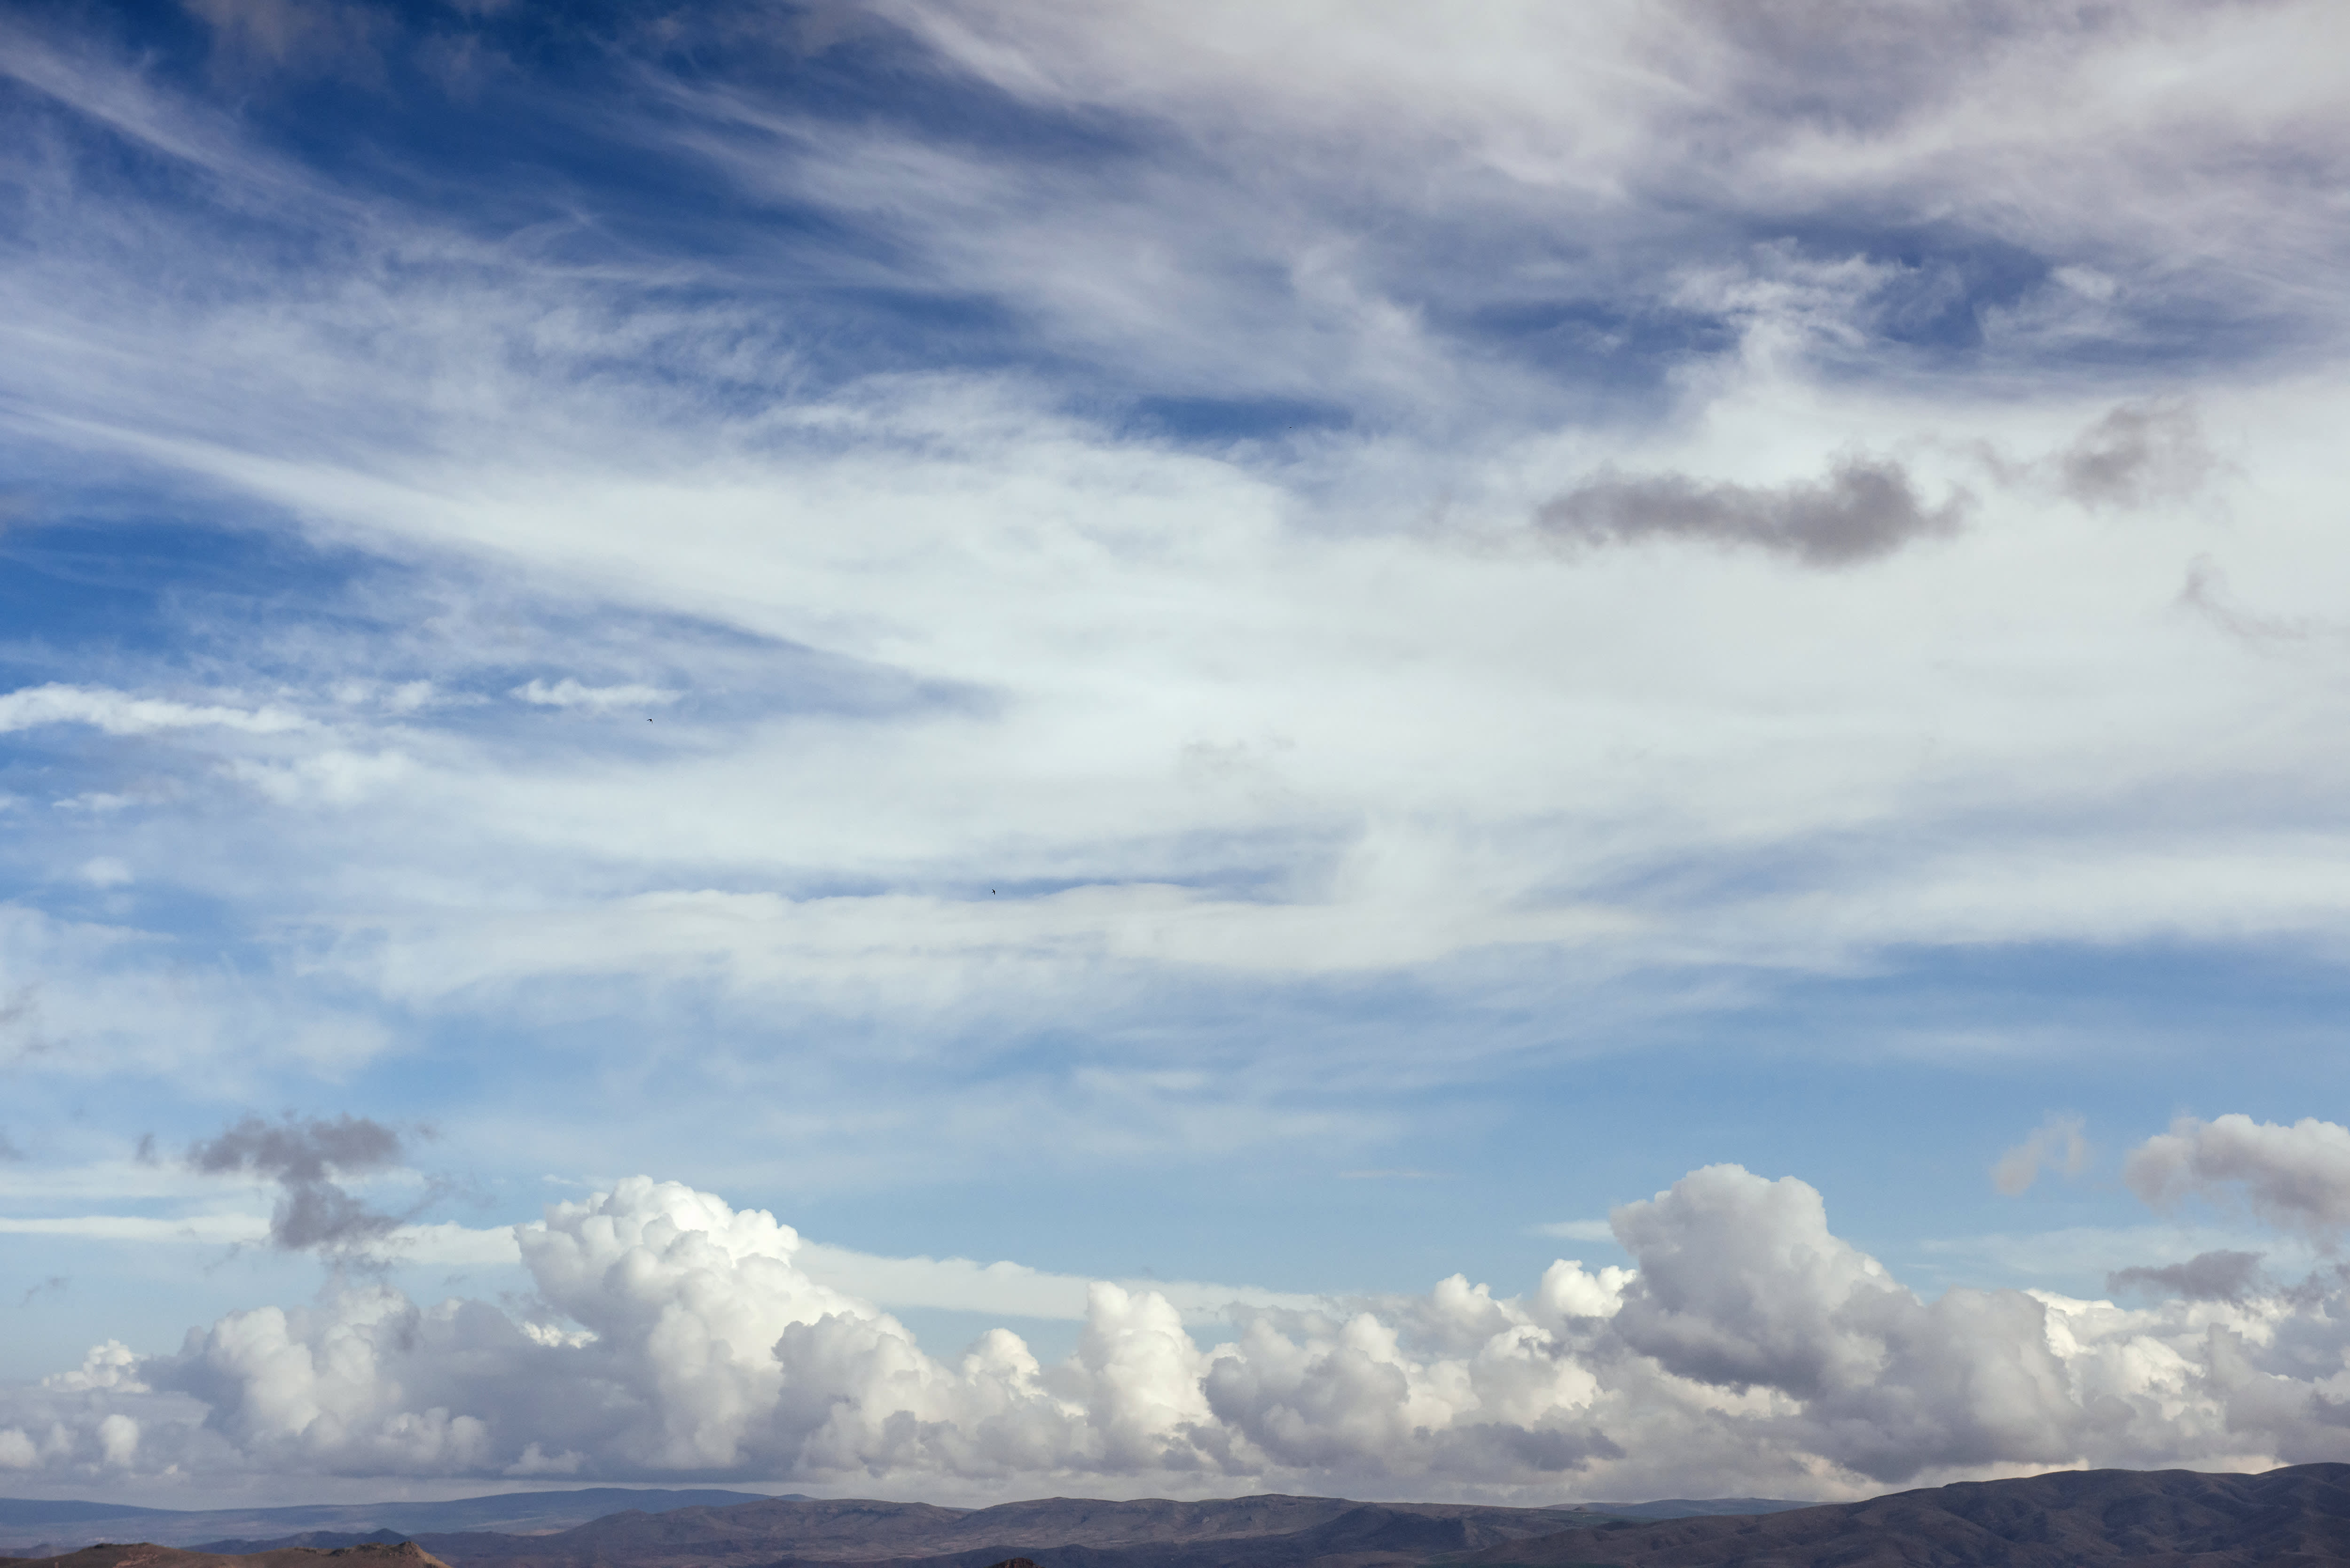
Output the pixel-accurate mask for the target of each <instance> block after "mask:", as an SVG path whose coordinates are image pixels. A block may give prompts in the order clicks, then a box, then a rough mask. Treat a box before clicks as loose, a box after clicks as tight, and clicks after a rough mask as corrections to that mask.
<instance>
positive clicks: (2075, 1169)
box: [1991, 1116, 2089, 1198]
mask: <svg viewBox="0 0 2350 1568" xmlns="http://www.w3.org/2000/svg"><path fill="white" fill-rule="evenodd" d="M2082 1125H2083V1124H2082V1121H2081V1118H2080V1117H2078V1116H2050V1117H2049V1118H2048V1119H2047V1120H2046V1121H2044V1122H2043V1123H2042V1124H2041V1125H2040V1126H2039V1127H2035V1128H2033V1132H2032V1136H2031V1137H2027V1138H2025V1139H2024V1140H2023V1141H2022V1143H2020V1144H2017V1145H2016V1146H2015V1147H2013V1148H2011V1149H2009V1150H2008V1151H2007V1152H2006V1153H2005V1154H2002V1155H2001V1156H2000V1157H1999V1163H1998V1164H1996V1165H1994V1166H1992V1167H1991V1185H1992V1186H1993V1187H1996V1188H1998V1189H2000V1190H2001V1191H2002V1192H2004V1193H2006V1194H2007V1195H2008V1196H2009V1197H2011V1198H2013V1197H2016V1196H2017V1195H2019V1194H2021V1193H2022V1192H2025V1191H2027V1190H2029V1189H2030V1188H2031V1186H2032V1184H2033V1182H2035V1181H2037V1180H2039V1179H2040V1173H2041V1171H2042V1170H2043V1168H2053V1169H2057V1170H2062V1171H2063V1172H2064V1174H2065V1175H2067V1176H2078V1175H2080V1174H2081V1172H2082V1170H2083V1169H2084V1168H2085V1167H2086V1166H2087V1165H2088V1163H2089V1145H2088V1140H2087V1139H2085V1138H2084V1137H2082V1136H2081V1127H2082Z"/></svg>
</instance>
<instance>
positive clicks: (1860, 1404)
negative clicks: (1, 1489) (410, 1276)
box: [0, 1124, 2350, 1497]
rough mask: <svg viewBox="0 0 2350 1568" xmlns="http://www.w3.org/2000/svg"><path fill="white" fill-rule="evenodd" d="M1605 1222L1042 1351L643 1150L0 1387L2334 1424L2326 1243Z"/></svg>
mask: <svg viewBox="0 0 2350 1568" xmlns="http://www.w3.org/2000/svg"><path fill="white" fill-rule="evenodd" d="M2218 1126H2219V1124H2210V1125H2205V1124H2195V1125H2193V1126H2187V1125H2182V1126H2181V1127H2179V1128H2177V1129H2174V1133H2173V1134H2172V1135H2168V1136H2170V1137H2195V1136H2198V1135H2208V1134H2210V1132H2211V1129H2212V1127H2218ZM2269 1130H2271V1131H2273V1132H2279V1133H2284V1132H2288V1129H2269ZM2332 1130H2333V1131H2334V1132H2335V1133H2340V1132H2341V1131H2342V1130H2343V1129H2341V1128H2338V1127H2335V1128H2333V1129H2332ZM2229 1131H2230V1129H2228V1128H2224V1127H2222V1128H2220V1136H2226V1134H2227V1133H2228V1132H2229ZM2149 1147H2157V1148H2158V1150H2159V1149H2167V1148H2168V1147H2169V1146H2168V1144H2164V1143H2162V1142H2161V1140H2157V1142H2156V1144H2155V1145H2152V1146H2149ZM2154 1158H2161V1156H2160V1155H2159V1154H2158V1155H2157V1156H2156V1157H2154ZM2251 1158H2252V1159H2253V1162H2254V1163H2258V1157H2257V1156H2254V1157H2251ZM2329 1158H2332V1162H2333V1164H2334V1165H2335V1166H2340V1165H2344V1164H2345V1163H2350V1162H2345V1160H2344V1159H2342V1158H2340V1151H2339V1150H2334V1151H2332V1154H2331V1156H2330V1157H2329ZM2236 1174H2237V1178H2238V1179H2254V1178H2255V1176H2256V1175H2257V1173H2253V1172H2251V1166H2249V1165H2246V1166H2244V1167H2243V1168H2240V1169H2239V1170H2238V1171H2237V1173H2236ZM2334 1174H2335V1175H2337V1176H2338V1175H2339V1172H2338V1171H2335V1172H2334ZM1614 1227H1615V1231H1616V1235H1617V1238H1618V1240H1619V1241H1621V1242H1622V1244H1623V1245H1624V1246H1625V1247H1626V1249H1627V1251H1629V1252H1630V1253H1631V1255H1632V1257H1633V1259H1634V1262H1635V1264H1636V1267H1635V1268H1634V1269H1631V1270H1625V1269H1620V1268H1612V1267H1611V1268H1602V1269H1599V1270H1597V1271H1596V1272H1595V1271H1591V1270H1586V1269H1585V1268H1584V1267H1582V1266H1581V1265H1580V1264H1579V1263H1577V1262H1570V1261H1561V1262H1556V1263H1554V1264H1553V1265H1551V1267H1550V1268H1549V1269H1548V1270H1547V1271H1546V1272H1544V1275H1543V1276H1542V1278H1541V1280H1540V1282H1538V1283H1537V1284H1536V1285H1535V1286H1534V1288H1533V1289H1532V1290H1530V1291H1528V1292H1526V1293H1524V1294H1523V1295H1519V1296H1515V1297H1510V1298H1496V1297H1494V1296H1493V1295H1492V1293H1490V1291H1489V1290H1488V1289H1487V1288H1486V1287H1485V1286H1482V1285H1471V1283H1470V1282H1468V1281H1467V1280H1466V1279H1464V1278H1462V1277H1461V1276H1458V1275H1456V1276H1454V1277H1453V1278H1451V1279H1449V1280H1446V1281H1443V1282H1440V1283H1439V1284H1438V1285H1437V1286H1436V1287H1435V1289H1434V1290H1432V1291H1431V1292H1430V1293H1428V1294H1427V1295H1426V1296H1423V1297H1414V1298H1409V1299H1379V1300H1369V1301H1364V1302H1360V1303H1353V1304H1351V1305H1349V1304H1344V1303H1330V1304H1329V1305H1328V1307H1327V1308H1326V1310H1319V1311H1316V1310H1295V1309H1284V1308H1278V1307H1264V1306H1249V1305H1245V1304H1235V1305H1234V1306H1233V1307H1232V1311H1231V1321H1232V1322H1233V1323H1235V1324H1237V1325H1238V1332H1237V1334H1236V1335H1235V1337H1234V1338H1233V1339H1232V1341H1231V1342H1229V1343H1226V1344H1222V1345H1215V1346H1213V1347H1212V1348H1203V1347H1202V1346H1201V1345H1198V1344H1197V1343H1195V1342H1194V1341H1193V1340H1192V1339H1191V1336H1190V1334H1188V1333H1187V1332H1186V1330H1185V1328H1184V1326H1183V1321H1182V1318H1181V1316H1180V1314H1179V1313H1178V1312H1177V1310H1176V1308H1175V1307H1174V1306H1173V1305H1171V1304H1170V1303H1169V1302H1168V1301H1167V1300H1166V1299H1165V1298H1163V1297H1162V1296H1159V1295H1158V1294H1155V1293H1149V1292H1134V1291H1128V1290H1125V1289H1121V1288H1119V1287H1118V1286H1115V1285H1109V1284H1097V1285H1096V1286H1094V1287H1093V1289H1092V1292H1091V1294H1090V1299H1089V1301H1088V1303H1087V1313H1086V1319H1085V1327H1084V1330H1083V1334H1082V1336H1081V1339H1080V1341H1079V1345H1078V1347H1077V1350H1076V1354H1075V1355H1072V1356H1071V1357H1070V1358H1069V1359H1068V1360H1067V1361H1066V1362H1063V1363H1061V1364H1060V1365H1058V1366H1040V1365H1039V1364H1038V1362H1037V1360H1036V1359H1035V1356H1034V1355H1032V1354H1031V1353H1030V1352H1029V1350H1028V1348H1027V1346H1026V1345H1024V1343H1023V1342H1022V1341H1021V1340H1020V1338H1019V1337H1018V1336H1016V1335H1014V1334H1011V1333H1009V1332H1007V1331H1005V1330H1002V1329H996V1330H993V1331H991V1332H989V1333H987V1334H983V1336H982V1337H981V1338H980V1339H979V1340H978V1341H976V1342H975V1343H974V1344H973V1345H972V1346H971V1347H970V1348H969V1350H967V1351H966V1352H965V1353H964V1354H963V1355H962V1356H961V1357H960V1358H959V1359H955V1360H943V1359H941V1358H939V1357H936V1356H934V1355H931V1354H929V1353H928V1352H926V1351H924V1350H923V1349H922V1348H920V1346H918V1345H916V1344H915V1342H914V1339H913V1337H912V1336H911V1335H910V1334H909V1333H908V1332H907V1331H906V1330H905V1329H904V1328H903V1327H902V1326H901V1325H900V1324H899V1323H898V1322H897V1321H896V1320H895V1319H893V1318H891V1317H889V1315H887V1314H883V1313H881V1312H879V1311H877V1310H876V1309H875V1308H873V1307H872V1306H870V1305H868V1304H867V1303H863V1302H860V1301H858V1300H857V1299H855V1298H853V1297H851V1296H848V1295H847V1294H844V1293H841V1292H839V1291H837V1290H834V1289H831V1288H828V1287H827V1286H825V1285H823V1284H821V1283H819V1282H816V1280H814V1279H812V1278H811V1277H810V1276H809V1275H808V1273H807V1272H806V1271H805V1270H804V1269H803V1268H802V1267H801V1266H800V1263H799V1262H798V1257H797V1254H798V1253H799V1251H800V1242H799V1238H798V1237H797V1235H796V1234H795V1232H794V1231H792V1230H791V1229H790V1228H789V1227H788V1226H785V1225H783V1224H780V1223H778V1222H777V1221H776V1220H775V1219H774V1218H773V1217H772V1216H771V1215H769V1214H766V1213H764V1212H761V1211H755V1210H734V1209H733V1208H731V1207H729V1206H728V1205H727V1204H726V1203H725V1202H724V1201H723V1200H722V1199H718V1198H716V1197H714V1196H712V1195H711V1194H708V1193H704V1192H698V1191H695V1190H693V1189H690V1188H687V1187H684V1186H682V1185H680V1184H677V1183H673V1182H655V1181H653V1180H651V1179H648V1178H635V1179H629V1180H627V1181H622V1182H620V1183H619V1184H617V1185H616V1186H615V1187H614V1188H613V1189H611V1190H609V1191H607V1192H601V1193H598V1194H596V1195H595V1196H593V1197H592V1198H589V1199H586V1200H584V1201H579V1202H573V1203H563V1204H557V1205H555V1206H552V1207H550V1208H549V1209H548V1210H547V1212H546V1219H545V1220H543V1221H542V1222H539V1223H536V1224H528V1225H522V1226H517V1227H516V1228H515V1238H516V1241H517V1242H518V1244H519V1246H520V1248H521V1251H522V1255H523V1259H524V1262H525V1265H526V1266H527V1268H528V1270H529V1272H530V1274H531V1276H532V1279H533V1281H534V1282H535V1284H536V1291H537V1296H538V1304H537V1306H536V1308H534V1309H533V1310H532V1311H531V1312H529V1313H526V1314H522V1315H515V1314H513V1313H510V1312H509V1311H507V1310H504V1309H501V1308H499V1307H497V1306H494V1305H492V1304H490V1303H485V1302H481V1301H465V1300H453V1299H452V1300H449V1301H445V1302H442V1303H440V1304H438V1305H435V1306H429V1307H427V1306H421V1305H419V1304H417V1303H413V1302H411V1301H410V1300H409V1299H407V1298H406V1297H404V1296H403V1295H401V1294H400V1293H398V1292H396V1291H393V1290H391V1289H390V1288H388V1287H383V1286H366V1285H351V1286H347V1287H346V1288H343V1289H341V1290H339V1291H338V1292H336V1293H331V1294H330V1295H328V1297H327V1298H325V1299H324V1300H323V1301H322V1303H320V1304H319V1305H317V1306H315V1307H311V1308H305V1309H295V1310H286V1309H283V1308H279V1307H263V1308H258V1309H255V1310H252V1311H247V1312H238V1313H234V1314H230V1315H228V1316H226V1317H224V1318H223V1319H221V1320H220V1321H219V1322H217V1323H214V1324H212V1325H211V1326H210V1327H209V1328H203V1329H197V1330H192V1331H191V1332H190V1334H189V1335H188V1337H187V1342H186V1344H185V1345H184V1346H183V1347H182V1349H181V1350H180V1351H179V1352H178V1353H177V1354H174V1355H156V1356H149V1357H143V1358H142V1357H137V1356H133V1355H130V1353H129V1352H128V1351H126V1350H124V1349H122V1348H121V1347H120V1345H110V1344H109V1345H101V1346H99V1348H98V1349H96V1350H93V1351H92V1352H91V1353H90V1355H89V1356H88V1360H87V1362H86V1363H85V1365H84V1366H82V1367H81V1368H80V1369H78V1370H77V1371H74V1372H70V1373H66V1374H62V1375H59V1376H54V1377H51V1378H49V1379H48V1380H47V1383H46V1384H45V1385H44V1386H42V1387H41V1388H39V1389H37V1390H28V1391H25V1392H22V1393H19V1394H16V1395H15V1396H12V1397H9V1399H8V1401H7V1403H6V1405H5V1407H0V1467H5V1469H13V1470H16V1471H19V1472H31V1473H32V1474H35V1475H38V1476H40V1477H43V1478H46V1479H49V1480H57V1479H61V1478H68V1477H71V1478H76V1479H79V1480H109V1481H112V1482H116V1483H120V1482H122V1481H124V1480H130V1479H134V1478H137V1477H140V1476H147V1477H153V1476H155V1475H157V1474H158V1473H159V1472H165V1471H167V1470H169V1471H171V1472H172V1473H173V1474H176V1475H178V1476H182V1477H185V1478H188V1479H189V1480H191V1481H193V1482H197V1483H201V1482H202V1480H203V1478H205V1477H208V1476H210V1477H214V1478H222V1477H225V1476H230V1475H236V1474H244V1473H250V1472H253V1471H256V1470H261V1471H267V1472H269V1473H273V1474H276V1475H288V1474H304V1473H312V1474H316V1473H332V1474H342V1475H401V1476H445V1477H455V1476H475V1477H512V1476H533V1475H560V1476H575V1477H581V1478H587V1477H599V1478H644V1477H655V1476H672V1477H674V1476H682V1475H694V1476H712V1477H719V1476H730V1477H741V1478H750V1477H757V1478H765V1479H789V1480H795V1481H800V1482H805V1483H809V1484H817V1485H824V1486H829V1487H838V1488H845V1489H852V1490H855V1489H862V1490H868V1491H869V1490H876V1489H877V1488H879V1489H881V1490H898V1491H907V1490H927V1491H929V1492H930V1493H931V1494H932V1495H951V1494H953V1493H954V1492H955V1491H957V1490H959V1489H961V1490H970V1489H975V1488H981V1487H993V1488H996V1489H999V1490H1000V1489H1003V1488H1012V1489H1017V1490H1045V1489H1049V1488H1059V1487H1078V1488H1085V1489H1088V1490H1110V1491H1132V1490H1156V1491H1169V1490H1172V1491H1183V1492H1203V1491H1230V1490H1236V1489H1241V1490H1245V1489H1251V1488H1281V1487H1288V1488H1301V1489H1315V1490H1332V1489H1342V1490H1354V1491H1367V1492H1374V1493H1376V1492H1381V1491H1388V1492H1395V1491H1409V1492H1412V1493H1415V1494H1418V1495H1434V1494H1439V1493H1445V1492H1473V1493H1476V1494H1479V1495H1492V1496H1525V1497H1535V1496H1541V1497H1557V1496H1560V1495H1563V1494H1582V1495H1595V1494H1597V1493H1603V1492H1605V1493H1614V1492H1632V1491H1650V1492H1654V1491H1665V1490H1687V1489H1696V1488H1710V1489H1712V1490H1740V1489H1743V1488H1749V1487H1752V1488H1758V1489H1770V1490H1778V1491H1794V1492H1813V1493H1819V1494H1835V1493H1840V1492H1852V1491H1857V1490H1867V1489H1869V1488H1871V1487H1873V1486H1882V1485H1884V1484H1887V1483H1894V1482H1902V1481H1908V1480H1917V1479H1918V1478H1921V1477H1922V1478H1929V1479H1931V1478H1939V1477H1950V1476H1967V1475H1978V1476H1979V1475H1991V1474H1998V1473H2002V1472H2003V1471H2008V1470H2012V1469H2017V1468H2045V1467H2051V1466H2062V1465H2070V1464H2081V1463H2087V1464H2093V1465H2154V1464H2174V1463H2198V1464H2205V1465H2218V1466H2232V1465H2257V1464H2262V1463H2266V1462H2269V1461H2272V1460H2286V1461H2292V1460H2301V1459H2321V1458H2338V1457H2341V1456H2342V1455H2343V1454H2344V1453H2345V1452H2346V1451H2350V1437H2345V1433H2344V1430H2343V1428H2341V1426H2340V1424H2339V1422H2338V1421H2337V1420H2335V1419H2334V1415H2333V1412H2334V1410H2335V1409H2337V1408H2338V1403H2339V1400H2340V1399H2341V1398H2342V1397H2344V1396H2345V1393H2350V1369H2345V1350H2350V1282H2345V1279H2344V1278H2343V1277H2342V1276H2341V1275H2340V1274H2339V1273H2336V1274H2335V1275H2333V1276H2329V1277H2326V1278H2324V1279H2323V1280H2320V1279H2315V1278H2314V1279H2313V1280H2311V1281H2310V1282H2306V1283H2304V1284H2303V1285H2300V1286H2298V1287H2295V1288H2293V1289H2290V1290H2280V1289H2276V1288H2273V1287H2262V1286H2261V1285H2260V1284H2259V1283H2258V1282H2257V1280H2256V1279H2255V1278H2254V1277H2253V1274H2252V1269H2251V1263H2250V1262H2243V1261H2242V1260H2241V1258H2238V1259H2236V1260H2235V1261H2232V1262H2230V1261H2229V1260H2221V1262H2227V1263H2228V1268H2229V1271H2230V1289H2229V1290H2228V1291H2225V1292H2216V1291H2210V1290H2196V1291H2190V1292H2188V1293H2187V1298H2188V1299H2182V1300H2176V1301H2170V1302H2166V1303H2162V1304H2159V1305H2157V1306H2154V1307H2149V1308H2146V1309H2140V1310H2132V1309H2126V1308H2123V1307H2118V1306H2116V1305H2114V1304H2112V1303H2106V1302H2091V1301H2079V1300H2071V1299H2066V1298H2063V1297H2057V1296H2052V1295H2047V1294H2043V1293H2024V1292H2019V1291H2012V1290H2002V1291H1978V1290H1963V1289H1962V1290H1954V1291H1951V1292H1950V1293H1947V1294H1945V1295H1944V1296H1942V1297H1941V1298H1940V1299H1939V1300H1937V1301H1933V1302H1926V1301H1922V1300H1920V1299H1919V1298H1918V1296H1917V1295H1915V1294H1914V1293H1911V1292H1910V1291H1909V1290H1908V1289H1906V1288H1905V1287H1903V1286H1902V1285H1901V1284H1899V1283H1898V1282H1896V1281H1895V1280H1894V1279H1893V1278H1892V1277H1891V1276H1890V1275H1889V1274H1888V1273H1887V1272H1886V1270H1885V1269H1884V1268H1883V1267H1882V1266H1881V1265H1880V1264H1879V1263H1877V1261H1876V1260H1875V1259H1873V1258H1871V1257H1869V1256H1867V1255H1866V1254H1865V1253H1863V1252H1861V1251H1858V1250H1857V1249H1856V1248H1854V1247H1852V1246H1851V1245H1850V1244H1848V1243H1847V1242H1846V1241H1842V1240H1840V1239H1839V1238H1838V1237H1836V1236H1835V1234H1834V1233H1833V1232H1832V1231H1830V1230H1829V1229H1828V1225H1827V1219H1826V1214H1825V1209H1824V1206H1823V1204H1822V1202H1821V1199H1820V1196H1819V1194H1818V1193H1817V1192H1816V1191H1815V1190H1814V1189H1812V1188H1811V1187H1809V1186H1807V1185H1806V1184H1804V1182H1802V1181H1799V1180H1797V1179H1794V1178H1792V1177H1790V1178H1783V1179H1779V1180H1775V1181H1773V1180H1766V1179H1763V1178H1762V1177H1759V1176H1756V1175H1753V1174H1752V1173H1750V1172H1748V1171H1746V1170H1744V1169H1742V1168H1738V1167H1736V1166H1728V1165H1722V1166H1713V1167H1710V1168H1705V1169H1702V1170H1699V1171H1694V1172H1692V1173H1690V1175H1689V1176H1687V1177H1685V1178H1684V1179H1681V1180H1680V1181H1679V1182H1677V1183H1676V1184H1674V1186H1673V1187H1672V1188H1671V1189H1669V1190H1667V1191H1664V1192H1661V1193H1659V1194H1658V1195H1657V1196H1656V1197H1655V1198H1654V1199H1649V1200H1648V1201H1645V1202H1638V1203H1631V1204H1627V1205H1625V1206H1623V1207H1622V1208H1620V1209H1618V1210H1617V1211H1616V1214H1615V1216H1614ZM2215 1267H2216V1265H2215ZM2205 1272H2211V1271H2210V1270H2207V1271H2205ZM2150 1282H2151V1283H2154V1284H2158V1283H2159V1281H2154V1280H2152V1276H2151V1274H2149V1278H2148V1279H2147V1280H2139V1281H2134V1282H2132V1283H2134V1284H2136V1285H2137V1286H2138V1287H2140V1288H2146V1287H2147V1286H2148V1285H2149V1283H2150Z"/></svg>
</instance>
